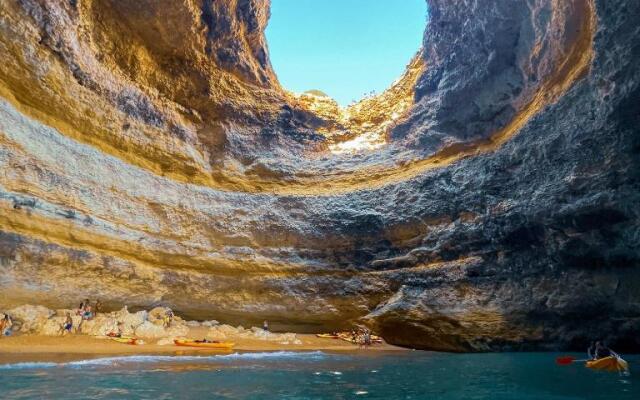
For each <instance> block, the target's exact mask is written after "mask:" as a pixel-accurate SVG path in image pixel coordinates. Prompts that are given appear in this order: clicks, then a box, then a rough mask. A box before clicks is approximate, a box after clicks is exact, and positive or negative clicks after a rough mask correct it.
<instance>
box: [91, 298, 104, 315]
mask: <svg viewBox="0 0 640 400" xmlns="http://www.w3.org/2000/svg"><path fill="white" fill-rule="evenodd" d="M93 311H94V312H95V313H96V314H97V313H99V312H102V303H101V302H100V300H96V305H95V306H94V307H93Z"/></svg>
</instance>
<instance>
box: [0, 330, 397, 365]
mask: <svg viewBox="0 0 640 400" xmlns="http://www.w3.org/2000/svg"><path fill="white" fill-rule="evenodd" d="M206 332H207V329H206V328H192V329H191V330H190V336H191V337H194V338H200V337H205V336H206ZM297 338H298V340H300V341H301V342H302V344H293V343H289V344H282V343H278V342H270V341H266V340H259V339H246V338H239V337H229V338H228V339H226V340H225V341H228V342H233V343H235V344H236V345H235V346H234V348H233V350H232V351H225V350H212V349H198V348H188V347H178V346H174V345H166V346H160V345H157V344H156V341H157V340H156V339H143V340H144V341H145V344H143V345H137V346H133V345H129V344H124V343H118V342H115V341H113V340H109V339H104V338H97V337H91V336H86V335H68V336H65V337H55V336H38V335H16V336H12V337H4V338H2V339H0V364H6V363H13V362H35V361H56V362H61V361H72V360H79V359H87V358H95V357H98V356H113V355H152V354H155V355H198V354H228V353H231V352H243V351H247V352H249V351H316V350H322V351H329V352H343V351H346V352H354V351H356V352H363V353H372V352H380V351H406V349H403V348H401V347H396V346H392V345H389V344H386V343H383V344H376V345H373V346H370V347H367V348H366V349H364V348H360V347H359V346H357V345H354V344H352V343H349V342H346V341H344V340H339V339H325V338H318V337H316V336H315V335H310V334H298V335H297Z"/></svg>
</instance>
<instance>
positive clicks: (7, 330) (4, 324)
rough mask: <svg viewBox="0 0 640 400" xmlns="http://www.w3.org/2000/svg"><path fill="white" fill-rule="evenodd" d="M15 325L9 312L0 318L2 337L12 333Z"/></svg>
mask: <svg viewBox="0 0 640 400" xmlns="http://www.w3.org/2000/svg"><path fill="white" fill-rule="evenodd" d="M12 326H13V321H12V320H11V317H10V316H9V314H5V315H4V318H2V320H0V337H2V336H10V335H11V327H12Z"/></svg>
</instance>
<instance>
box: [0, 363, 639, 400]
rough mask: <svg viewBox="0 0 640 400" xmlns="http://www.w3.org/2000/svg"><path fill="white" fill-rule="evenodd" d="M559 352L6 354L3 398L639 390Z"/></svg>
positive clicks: (594, 395)
mask: <svg viewBox="0 0 640 400" xmlns="http://www.w3.org/2000/svg"><path fill="white" fill-rule="evenodd" d="M557 355H558V354H552V353H502V354H443V353H428V352H406V353H402V354H397V353H396V354H361V353H359V354H330V353H322V352H307V353H294V352H278V353H244V354H231V355H213V356H175V357H174V356H125V357H107V358H97V359H93V360H85V361H73V362H64V363H13V364H1V362H2V361H1V359H2V356H1V355H0V398H3V399H154V400H161V399H267V398H276V399H495V400H500V399H510V400H511V399H558V400H560V399H563V400H564V399H620V400H624V399H635V400H637V399H640V379H639V377H637V376H636V375H634V374H633V372H634V369H635V370H637V371H638V373H639V374H640V357H638V356H633V357H625V358H626V359H627V361H629V364H630V367H631V372H632V374H631V375H630V376H622V375H619V374H617V373H607V372H599V371H591V370H588V369H586V368H584V367H583V366H582V365H571V366H557V365H555V363H554V360H555V357H556V356H557Z"/></svg>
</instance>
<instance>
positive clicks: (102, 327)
mask: <svg viewBox="0 0 640 400" xmlns="http://www.w3.org/2000/svg"><path fill="white" fill-rule="evenodd" d="M167 310H168V309H166V308H162V307H157V308H154V309H152V310H151V311H149V312H147V311H138V312H135V313H130V312H129V310H127V308H126V307H124V308H123V309H122V310H120V311H116V312H110V313H98V314H96V316H95V317H94V318H93V319H90V320H84V321H83V320H82V318H81V317H80V316H79V315H76V312H75V310H69V309H60V310H55V311H54V310H49V309H48V308H46V307H43V306H33V305H23V306H20V307H16V308H14V309H12V310H9V311H7V313H8V314H9V315H11V316H12V317H13V320H14V331H16V332H20V333H27V334H35V335H45V336H57V335H60V334H61V333H62V325H63V324H64V322H65V319H66V316H67V314H69V315H70V316H71V318H72V320H73V329H72V332H74V333H77V334H82V335H90V336H106V335H108V334H109V333H116V332H118V331H120V333H121V334H122V335H125V336H137V337H142V338H152V339H155V338H166V337H180V336H186V335H187V334H188V333H189V327H188V325H187V322H186V321H184V320H183V319H182V318H180V317H177V316H176V317H173V319H172V321H171V323H170V324H169V326H165V323H164V320H163V319H162V317H161V315H165V313H166V311H167Z"/></svg>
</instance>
